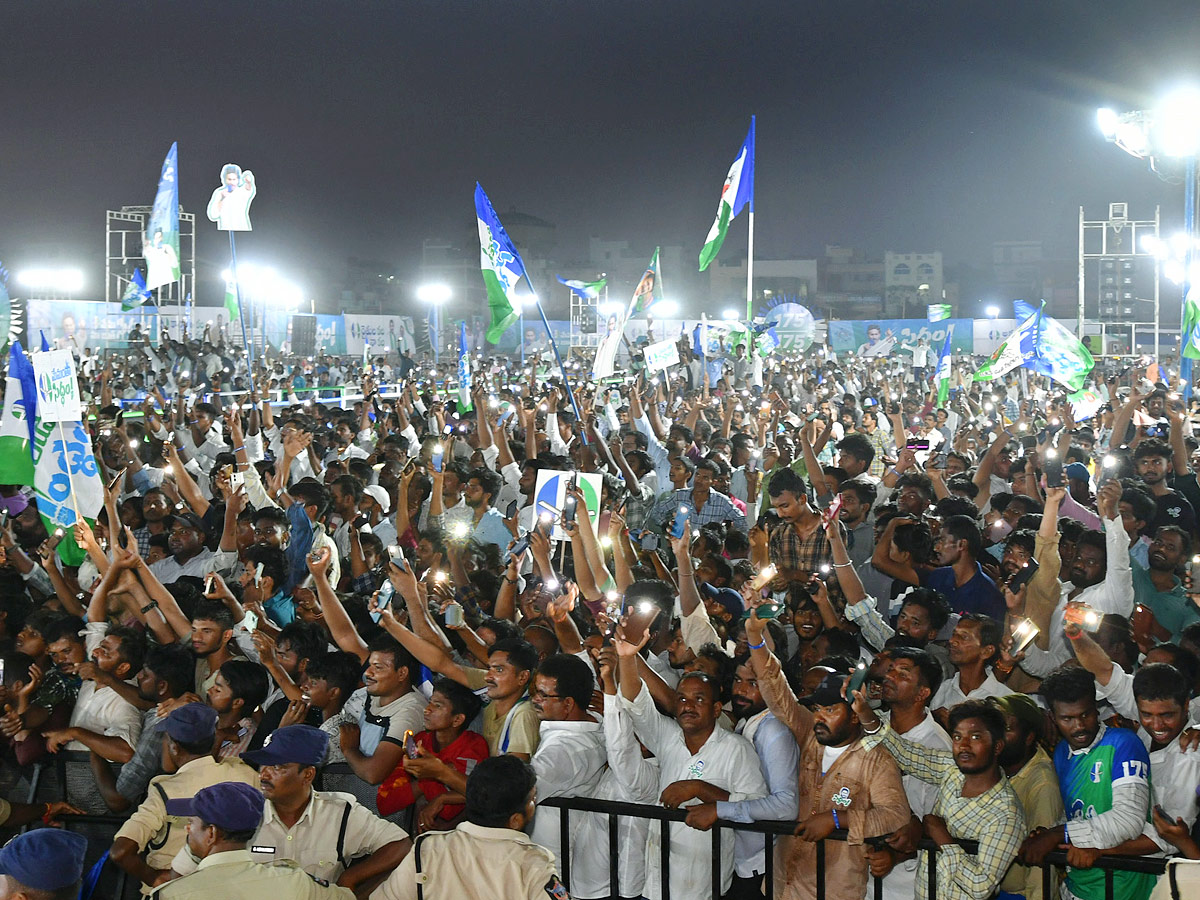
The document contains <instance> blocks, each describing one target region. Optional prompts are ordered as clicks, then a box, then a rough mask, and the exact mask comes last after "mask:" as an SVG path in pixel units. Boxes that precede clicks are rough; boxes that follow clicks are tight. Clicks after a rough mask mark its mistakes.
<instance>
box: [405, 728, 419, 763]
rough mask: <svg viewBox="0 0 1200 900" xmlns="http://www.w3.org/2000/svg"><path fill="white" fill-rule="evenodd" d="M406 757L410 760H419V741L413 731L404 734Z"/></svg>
mask: <svg viewBox="0 0 1200 900" xmlns="http://www.w3.org/2000/svg"><path fill="white" fill-rule="evenodd" d="M404 755H405V756H407V757H408V758H409V759H416V758H417V739H416V738H415V737H413V733H412V732H411V731H406V732H404Z"/></svg>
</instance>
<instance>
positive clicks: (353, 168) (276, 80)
mask: <svg viewBox="0 0 1200 900" xmlns="http://www.w3.org/2000/svg"><path fill="white" fill-rule="evenodd" d="M0 35H2V38H0V39H2V41H3V44H2V46H0V113H2V116H3V129H2V131H0V134H2V137H0V147H2V148H3V152H2V154H0V260H3V261H4V262H5V263H6V264H8V265H9V267H10V268H13V269H16V268H18V267H20V266H22V265H29V264H34V263H38V262H42V261H43V260H45V259H47V258H48V257H49V256H50V255H51V253H52V251H55V250H57V251H58V252H59V253H60V256H61V261H63V262H72V263H76V264H78V265H80V266H82V267H83V268H84V269H85V272H86V275H87V282H88V290H86V291H85V294H86V295H88V296H97V294H98V293H99V292H100V291H102V275H103V268H102V266H103V243H104V241H103V235H104V231H103V229H104V210H105V209H107V208H110V207H111V208H117V207H120V206H122V205H137V204H144V205H149V204H150V203H151V201H152V200H153V196H154V189H155V184H156V181H157V177H158V171H159V167H160V166H161V163H162V158H163V156H164V154H165V153H166V151H167V149H168V147H169V146H170V144H171V142H172V141H173V140H177V141H178V142H179V162H180V171H181V195H182V202H183V205H184V207H185V209H188V210H191V211H194V212H197V213H198V214H199V215H200V218H201V220H202V221H201V223H200V226H201V228H200V230H201V233H202V241H201V243H200V247H199V251H200V252H199V256H200V265H201V266H202V267H204V266H207V267H208V269H209V271H208V272H205V271H203V270H202V272H201V277H202V282H201V288H200V289H201V291H205V282H204V281H203V279H204V277H205V276H206V275H207V274H210V273H211V271H213V270H218V269H219V268H221V267H223V266H224V265H226V264H227V261H228V259H227V247H226V245H225V243H224V238H223V236H218V234H217V232H216V231H215V226H213V225H211V223H209V222H208V221H207V220H206V219H204V217H203V206H204V204H205V203H206V202H207V199H208V196H209V194H210V193H211V191H212V189H213V188H214V187H215V186H216V184H217V179H218V172H219V169H220V166H221V165H222V164H223V163H225V162H230V161H232V162H237V163H239V164H241V165H242V166H245V167H248V168H251V169H253V170H254V171H255V173H256V175H257V177H258V188H259V193H258V198H257V199H256V200H255V204H254V207H253V209H252V219H253V222H254V226H255V231H254V232H253V234H252V235H248V236H246V237H245V238H244V240H240V241H239V248H240V252H241V255H242V256H243V257H245V258H248V259H255V260H257V261H261V262H266V263H271V264H275V265H277V266H278V267H279V268H280V269H281V270H285V271H287V270H288V269H289V267H303V266H305V265H308V264H310V263H311V262H312V261H314V260H315V261H317V262H318V263H320V264H323V265H325V266H327V267H328V268H330V269H331V270H334V271H336V270H338V269H339V268H340V266H341V265H342V263H343V261H344V259H345V257H346V256H348V255H358V256H366V257H376V258H380V259H384V260H389V261H394V262H395V263H396V264H398V265H400V266H401V267H405V266H409V265H411V264H412V263H413V262H414V261H415V260H416V259H417V258H418V257H419V252H420V246H421V240H422V238H425V237H437V236H450V237H452V238H456V239H457V238H460V237H461V235H462V234H463V233H464V230H465V229H467V228H470V227H471V226H472V223H473V209H472V206H471V202H472V201H471V194H472V189H473V187H474V182H475V181H476V180H477V179H478V180H479V181H481V182H482V183H483V185H484V187H485V188H486V189H487V191H488V192H489V194H490V195H491V198H492V201H493V203H494V204H495V206H496V208H497V210H498V211H499V212H500V214H501V217H502V218H503V215H504V213H505V211H506V210H508V209H510V208H512V207H516V208H518V209H520V210H521V211H523V212H527V213H531V214H533V215H537V216H541V217H543V218H546V219H549V220H551V221H553V222H555V223H556V224H557V225H558V232H559V242H560V250H559V254H558V255H559V256H560V258H562V259H563V260H568V259H572V258H577V257H578V256H579V255H580V254H581V253H582V252H583V250H584V248H585V247H586V241H587V238H588V236H589V235H592V234H596V235H601V236H604V237H606V238H612V239H628V240H629V241H631V242H632V243H633V245H634V247H635V248H642V247H644V248H647V250H646V252H647V253H648V252H649V248H652V247H653V245H654V244H664V245H668V244H683V245H684V246H687V247H694V248H695V250H696V252H697V253H698V252H699V249H700V245H701V243H702V241H703V238H704V235H705V233H706V231H707V229H708V227H709V224H710V223H711V221H712V217H713V214H714V212H715V208H716V199H717V195H718V191H719V189H720V185H721V181H722V179H723V177H724V174H725V171H726V169H727V168H728V166H729V164H730V162H731V161H732V158H733V155H734V154H735V152H736V151H737V149H738V146H739V145H740V142H741V141H742V139H743V137H744V135H745V132H746V128H747V125H748V122H749V117H750V114H751V113H757V115H758V160H757V197H756V206H757V222H756V242H757V254H756V255H758V256H760V257H770V256H776V257H782V256H793V255H797V256H814V255H819V254H820V253H821V252H822V248H823V246H824V245H825V244H826V243H840V244H843V245H847V246H855V247H858V248H861V249H863V250H864V251H866V252H867V253H869V254H881V253H882V252H883V251H884V250H886V249H896V250H933V249H940V250H942V251H943V252H944V253H945V257H946V261H947V263H949V264H955V263H966V264H971V265H977V266H981V267H983V266H987V265H988V264H989V263H990V259H991V244H992V242H993V241H997V240H1042V241H1045V242H1046V244H1047V248H1048V251H1049V252H1050V253H1052V254H1055V255H1060V256H1064V257H1070V256H1072V255H1073V254H1074V252H1075V233H1076V219H1077V215H1078V206H1079V205H1080V204H1081V203H1083V204H1085V205H1086V206H1087V207H1088V214H1089V217H1090V218H1101V217H1103V215H1104V214H1105V213H1106V211H1107V206H1106V204H1107V203H1108V202H1109V201H1111V200H1126V201H1128V202H1129V203H1130V214H1131V215H1132V216H1134V217H1150V216H1152V215H1153V211H1154V205H1155V204H1162V206H1163V212H1164V217H1165V219H1166V220H1167V222H1168V225H1175V224H1177V223H1178V222H1179V221H1180V219H1181V215H1182V213H1181V206H1182V188H1181V187H1178V186H1172V185H1168V184H1164V183H1162V182H1160V181H1159V180H1157V179H1156V178H1155V177H1154V176H1153V175H1151V174H1149V173H1148V172H1147V171H1146V170H1145V166H1144V164H1143V163H1140V162H1138V161H1137V160H1134V159H1132V158H1131V157H1129V156H1126V155H1125V154H1124V153H1122V152H1121V151H1119V150H1117V149H1116V148H1115V147H1114V146H1112V145H1110V144H1106V143H1105V142H1104V140H1103V138H1102V137H1101V136H1100V134H1099V132H1098V130H1097V128H1096V125H1095V110H1096V107H1097V106H1100V105H1111V106H1114V107H1116V108H1118V109H1128V108H1136V107H1144V106H1149V105H1152V104H1153V101H1154V98H1155V97H1156V96H1157V95H1159V94H1160V93H1161V92H1163V91H1164V90H1165V89H1167V88H1169V87H1171V86H1173V85H1175V84H1178V83H1180V82H1181V81H1182V80H1186V79H1188V78H1194V77H1196V76H1197V75H1200V73H1197V71H1196V68H1197V64H1198V57H1197V54H1196V52H1195V48H1196V47H1197V46H1200V17H1198V16H1196V15H1195V14H1194V6H1193V5H1192V4H1190V3H1184V2H1176V3H1154V2H1150V3H1119V4H1118V3H1102V4H1097V3H1093V2H1055V0H1050V2H1002V3H979V2H972V0H956V2H944V3H916V2H906V3H896V2H888V3H861V2H849V0H833V2H815V0H789V2H786V3H766V2H721V3H717V2H708V0H690V2H662V0H635V2H626V0H592V2H573V0H545V2H526V0H487V2H485V0H473V2H466V0H440V2H427V3H412V2H397V0H392V2H386V3H385V2H376V3H365V2H363V3H339V2H331V0H330V2H324V3H304V2H287V3H282V2H267V0H252V2H245V0H243V2H240V3H200V2H188V3H181V2H176V3H170V2H165V0H159V2H154V3H150V2H131V0H121V2H114V0H90V2H86V3H85V2H75V3H69V4H68V3H61V2H45V0H41V2H37V3H20V4H18V3H10V4H6V6H5V9H4V12H3V14H2V16H0ZM735 231H736V237H731V239H730V242H729V244H728V245H727V246H728V247H729V248H731V249H734V250H736V249H738V248H739V246H744V229H740V228H739V229H735ZM727 252H728V251H727ZM219 299H220V298H219V297H216V296H213V297H207V296H202V297H201V300H202V302H211V303H217V302H219Z"/></svg>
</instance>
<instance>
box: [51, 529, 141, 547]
mask: <svg viewBox="0 0 1200 900" xmlns="http://www.w3.org/2000/svg"><path fill="white" fill-rule="evenodd" d="M122 531H123V530H122ZM64 534H65V532H64V531H63V530H62V529H61V528H55V529H54V533H53V534H52V535H50V537H48V538H46V543H47V544H48V545H49V547H50V549H51V550H53V549H54V548H55V547H57V546H58V545H59V544H60V543H61V542H62V539H63V535H64Z"/></svg>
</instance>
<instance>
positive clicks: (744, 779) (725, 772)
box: [621, 684, 767, 900]
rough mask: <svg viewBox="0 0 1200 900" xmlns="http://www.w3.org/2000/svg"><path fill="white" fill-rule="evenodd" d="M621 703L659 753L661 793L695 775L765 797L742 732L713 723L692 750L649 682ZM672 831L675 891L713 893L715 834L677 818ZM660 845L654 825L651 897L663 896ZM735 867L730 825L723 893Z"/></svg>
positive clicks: (742, 794)
mask: <svg viewBox="0 0 1200 900" xmlns="http://www.w3.org/2000/svg"><path fill="white" fill-rule="evenodd" d="M621 704H622V706H623V707H624V708H625V709H627V710H628V711H629V715H630V718H631V719H632V720H633V727H634V730H635V731H636V732H637V736H638V737H639V738H640V739H641V741H642V743H644V744H645V745H646V746H647V747H648V748H649V749H650V752H651V753H653V754H654V755H655V756H656V757H658V764H659V777H658V785H659V792H660V794H661V792H662V791H663V790H665V789H666V788H667V787H668V786H669V785H672V784H674V783H675V782H676V781H686V780H690V779H695V780H699V781H706V782H709V783H710V784H715V785H717V786H718V787H721V788H724V789H725V790H727V791H728V792H729V799H730V800H731V801H734V802H737V801H739V800H753V799H755V798H757V797H765V796H766V794H767V783H766V781H765V780H764V779H763V775H762V770H761V769H760V768H759V765H758V754H757V753H755V752H754V745H753V744H751V743H750V742H749V741H748V740H746V739H745V738H744V737H742V736H741V735H740V734H734V733H733V732H731V731H726V730H725V729H723V728H714V729H713V731H712V734H710V735H709V737H708V740H707V741H705V742H704V745H703V746H702V747H701V748H700V749H699V750H698V751H697V752H696V753H692V752H691V751H689V750H688V748H687V745H686V744H685V743H684V738H683V730H682V729H681V728H680V727H679V723H678V722H676V721H675V720H674V719H672V718H669V717H667V716H664V715H662V714H661V713H659V712H658V710H657V709H655V708H654V701H653V700H651V699H650V692H649V690H647V688H646V685H645V684H643V685H642V688H641V691H640V692H639V693H638V695H637V698H636V699H634V700H633V701H629V700H626V699H625V698H624V697H622V698H621ZM697 802H698V801H694V800H692V801H688V803H686V804H684V805H685V806H694V805H696V803H697ZM670 835H671V848H670V852H671V896H672V897H707V896H709V894H710V893H711V892H712V836H711V835H710V834H708V833H707V832H704V831H697V830H696V829H694V828H689V827H687V826H686V825H683V824H682V823H680V822H674V823H672V825H671V831H670ZM661 844H662V829H661V827H660V826H657V825H656V826H653V827H651V828H650V834H649V839H648V841H647V845H646V885H645V887H644V888H643V895H644V896H645V897H646V898H647V900H660V897H661V893H660V876H659V857H660V850H659V848H660V846H661ZM733 866H734V858H733V833H732V832H731V831H729V830H728V829H725V830H723V831H722V832H721V874H722V883H721V893H725V892H726V891H728V890H729V886H730V884H731V883H732V882H733Z"/></svg>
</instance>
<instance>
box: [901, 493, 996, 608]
mask: <svg viewBox="0 0 1200 900" xmlns="http://www.w3.org/2000/svg"><path fill="white" fill-rule="evenodd" d="M933 549H934V551H935V552H936V553H937V555H938V559H937V562H938V566H939V568H936V569H934V570H933V571H932V572H928V573H925V572H921V571H920V570H918V574H920V576H921V584H922V585H923V586H924V587H928V588H933V589H934V590H935V591H938V592H939V593H940V594H941V595H942V596H943V597H945V598H946V601H947V602H948V603H949V604H950V609H951V610H953V611H954V612H956V613H980V614H982V615H985V616H990V617H991V618H993V619H996V620H997V621H1000V622H1003V621H1004V598H1003V597H1001V596H1000V591H999V589H997V587H996V582H994V581H992V579H991V578H989V577H988V576H987V575H985V574H984V571H983V567H982V566H980V565H979V557H980V556H981V555H982V554H983V534H982V533H981V532H980V530H979V524H978V523H977V522H976V521H975V520H974V519H972V518H971V517H970V516H951V517H950V518H948V519H947V520H946V521H945V522H944V523H943V524H942V531H941V534H939V535H938V539H937V541H935V542H934V545H933Z"/></svg>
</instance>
